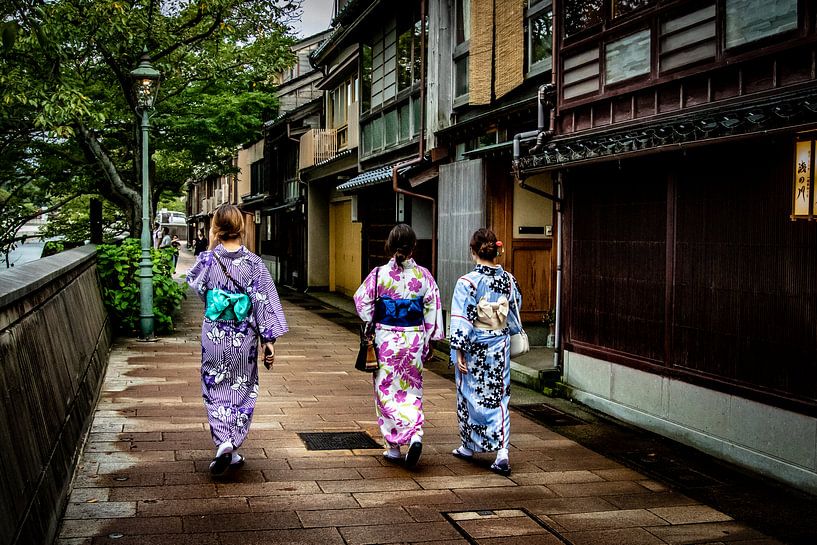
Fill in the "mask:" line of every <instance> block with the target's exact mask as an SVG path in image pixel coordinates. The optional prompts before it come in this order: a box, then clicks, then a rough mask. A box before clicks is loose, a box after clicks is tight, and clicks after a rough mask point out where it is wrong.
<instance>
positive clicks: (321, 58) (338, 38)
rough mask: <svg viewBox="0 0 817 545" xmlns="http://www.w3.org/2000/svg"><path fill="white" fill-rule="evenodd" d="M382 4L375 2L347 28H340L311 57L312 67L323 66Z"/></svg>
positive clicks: (376, 0) (378, 1)
mask: <svg viewBox="0 0 817 545" xmlns="http://www.w3.org/2000/svg"><path fill="white" fill-rule="evenodd" d="M381 3H382V0H373V1H372V3H371V4H370V5H369V6H368V7H367V8H366V9H364V10H363V11H362V12H361V13H360V15H358V16H357V17H355V18H354V20H352V21H350V22H349V23H348V25H347V26H345V27H344V26H339V27H338V28H337V29H335V32H333V33H332V35H330V36H329V38H327V39H326V41H325V42H323V43H322V44H321V45H320V46H319V47H318V48H317V49H316V50H315V51H314V52H313V53H312V54H311V55H310V56H309V59H310V62H311V63H312V66H314V67H318V66H323V64H324V62H325V61H326V58H327V57H328V56H329V55H330V54H331V53H332V52H334V51H335V50H336V49H337V48H339V47H342V46H343V45H344V44H345V43H346V40H347V39H349V37H350V36H353V35H354V34H355V33H356V32H357V31H358V30H359V29H360V28H361V26H362V24H363V23H364V22H365V21H366V19H368V18H369V16H370V15H371V14H372V12H374V11H375V9H377V8H378V6H380V4H381Z"/></svg>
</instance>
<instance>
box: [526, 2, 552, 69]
mask: <svg viewBox="0 0 817 545" xmlns="http://www.w3.org/2000/svg"><path fill="white" fill-rule="evenodd" d="M552 45H553V13H552V12H551V11H550V10H548V11H545V12H543V13H541V14H540V15H537V16H535V17H533V18H532V19H531V21H530V64H531V66H533V65H534V64H536V63H538V62H542V61H543V60H545V59H549V58H550V55H551V49H552Z"/></svg>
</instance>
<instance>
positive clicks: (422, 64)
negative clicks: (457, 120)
mask: <svg viewBox="0 0 817 545" xmlns="http://www.w3.org/2000/svg"><path fill="white" fill-rule="evenodd" d="M420 21H421V25H420V42H421V43H422V45H423V46H422V47H421V48H420V100H419V104H420V143H419V144H420V149H419V151H418V153H417V157H415V158H414V159H409V160H408V161H403V162H402V163H397V164H396V165H394V166H393V167H392V170H391V177H392V190H393V191H394V192H395V194H402V195H406V196H408V197H414V198H416V199H422V200H425V201H431V222H432V223H431V275H432V276H434V277H435V278H436V276H437V199H435V198H434V197H429V196H428V195H421V194H419V193H414V192H412V191H407V190H405V189H402V188H400V187H398V185H397V180H398V177H399V174H398V171H399V170H400V169H401V168H405V167H409V166H414V165H419V164H420V163H422V162H423V161H424V156H425V143H426V0H420Z"/></svg>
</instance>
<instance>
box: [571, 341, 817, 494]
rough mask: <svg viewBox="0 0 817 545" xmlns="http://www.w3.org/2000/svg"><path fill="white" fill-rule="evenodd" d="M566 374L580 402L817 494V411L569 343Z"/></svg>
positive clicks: (572, 390)
mask: <svg viewBox="0 0 817 545" xmlns="http://www.w3.org/2000/svg"><path fill="white" fill-rule="evenodd" d="M564 381H565V382H566V383H567V384H568V385H569V386H570V388H571V391H570V395H571V397H572V398H573V399H575V400H576V401H578V402H580V403H583V404H585V405H587V406H589V407H592V408H594V409H596V410H598V411H601V412H603V413H606V414H609V415H612V416H614V417H616V418H618V419H620V420H623V421H625V422H629V423H630V424H634V425H636V426H638V427H640V428H644V429H647V430H649V431H651V432H653V433H657V434H660V435H663V436H665V437H669V438H670V439H673V440H675V441H678V442H679V443H683V444H685V445H688V446H691V447H694V448H697V449H699V450H701V451H703V452H706V453H707V454H709V455H711V456H714V457H716V458H720V459H722V460H727V461H729V462H731V463H733V464H737V465H739V466H742V467H745V468H748V469H750V470H752V471H755V472H758V473H760V474H762V475H765V476H766V477H770V478H772V479H775V480H778V481H782V482H784V483H786V484H788V485H790V486H793V487H795V488H799V489H800V490H803V491H805V492H808V493H810V494H817V418H814V417H812V416H808V415H803V414H798V413H794V412H791V411H787V410H784V409H780V408H777V407H773V406H771V405H765V404H762V403H758V402H755V401H752V400H749V399H746V398H743V397H740V396H737V395H732V394H727V393H723V392H718V391H715V390H710V389H708V388H702V387H699V386H695V385H693V384H689V383H687V382H683V381H680V380H677V379H674V378H671V377H662V376H659V375H656V374H653V373H648V372H645V371H641V370H638V369H633V368H630V367H625V366H623V365H618V364H615V363H611V362H608V361H604V360H600V359H596V358H591V357H588V356H584V355H581V354H576V353H573V352H570V351H565V355H564Z"/></svg>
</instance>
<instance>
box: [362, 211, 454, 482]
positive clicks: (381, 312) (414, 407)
mask: <svg viewBox="0 0 817 545" xmlns="http://www.w3.org/2000/svg"><path fill="white" fill-rule="evenodd" d="M416 244H417V236H416V235H415V234H414V230H413V229H412V228H411V227H409V226H408V225H405V224H400V225H397V226H395V227H394V228H393V229H392V230H391V233H389V239H388V241H387V243H386V251H387V252H388V253H390V254H392V255H393V256H394V257H392V259H391V260H390V261H389V262H388V263H387V264H386V265H383V266H382V267H375V268H374V270H372V272H371V273H370V274H369V276H368V277H366V280H364V281H363V284H361V286H360V287H359V288H358V290H357V292H356V293H355V296H354V300H355V306H356V307H357V313H358V315H360V318H361V319H362V320H363V321H364V322H374V323H375V345H376V348H377V355H378V358H377V359H378V363H379V369H378V371H377V372H376V373H375V374H374V393H375V402H376V410H377V417H378V418H377V422H378V424H379V425H380V431H381V433H382V434H383V438H384V439H385V440H386V444H387V447H388V448H387V450H386V451H385V452H384V453H383V456H385V457H386V459H388V460H399V459H400V457H401V456H400V446H401V445H409V448H408V451H407V453H406V458H405V462H406V465H407V466H409V467H413V466H414V465H416V464H417V461H418V460H419V459H420V453H421V452H422V448H423V445H422V438H423V363H424V362H425V361H427V360H428V358H429V357H430V356H431V341H434V340H439V339H442V338H443V336H444V332H443V321H442V310H441V308H442V304H441V301H440V290H439V289H438V288H437V283H436V282H434V278H432V276H431V273H429V272H428V270H427V269H425V268H423V267H420V266H419V265H417V264H416V263H415V262H414V260H413V259H411V255H412V253H413V252H414V248H415V246H416Z"/></svg>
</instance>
